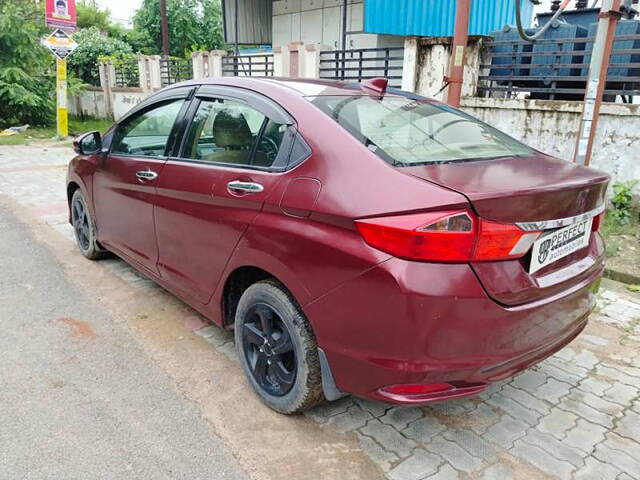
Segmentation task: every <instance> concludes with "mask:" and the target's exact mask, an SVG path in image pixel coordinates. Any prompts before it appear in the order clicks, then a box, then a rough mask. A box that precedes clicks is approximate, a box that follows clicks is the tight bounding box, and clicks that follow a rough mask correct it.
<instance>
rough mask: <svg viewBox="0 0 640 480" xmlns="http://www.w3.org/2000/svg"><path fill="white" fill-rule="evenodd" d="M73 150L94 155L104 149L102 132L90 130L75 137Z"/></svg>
mask: <svg viewBox="0 0 640 480" xmlns="http://www.w3.org/2000/svg"><path fill="white" fill-rule="evenodd" d="M73 150H74V151H75V152H76V153H77V154H79V155H93V154H96V153H100V152H101V151H102V137H101V136H100V132H97V131H95V132H89V133H83V134H82V135H78V136H77V137H76V138H74V139H73Z"/></svg>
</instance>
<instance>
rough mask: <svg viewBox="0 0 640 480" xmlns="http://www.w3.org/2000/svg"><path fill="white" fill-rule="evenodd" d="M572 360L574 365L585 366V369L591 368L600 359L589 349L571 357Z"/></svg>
mask: <svg viewBox="0 0 640 480" xmlns="http://www.w3.org/2000/svg"><path fill="white" fill-rule="evenodd" d="M573 361H574V362H575V364H576V365H578V366H580V367H583V368H586V369H587V370H591V369H592V368H593V367H595V366H596V365H597V364H598V363H600V359H599V358H598V357H596V355H595V354H594V353H593V352H592V351H590V350H583V351H581V352H580V353H578V354H577V355H576V356H575V357H573Z"/></svg>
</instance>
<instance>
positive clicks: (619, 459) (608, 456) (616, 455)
mask: <svg viewBox="0 0 640 480" xmlns="http://www.w3.org/2000/svg"><path fill="white" fill-rule="evenodd" d="M593 456H594V457H595V458H597V459H598V460H600V461H601V462H604V463H608V464H610V465H615V466H616V468H619V469H620V470H621V471H623V472H627V473H632V474H634V475H637V472H640V459H637V458H633V457H631V456H629V455H628V454H627V453H626V452H624V451H621V450H617V449H615V448H611V447H610V446H609V445H607V444H606V442H605V443H601V444H599V445H596V448H595V450H594V452H593Z"/></svg>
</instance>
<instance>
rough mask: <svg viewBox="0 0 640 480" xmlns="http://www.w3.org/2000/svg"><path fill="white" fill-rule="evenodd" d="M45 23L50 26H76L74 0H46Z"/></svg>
mask: <svg viewBox="0 0 640 480" xmlns="http://www.w3.org/2000/svg"><path fill="white" fill-rule="evenodd" d="M45 23H46V24H47V27H52V28H69V29H75V28H76V0H46V2H45Z"/></svg>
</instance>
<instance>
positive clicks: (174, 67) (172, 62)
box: [160, 58, 193, 87]
mask: <svg viewBox="0 0 640 480" xmlns="http://www.w3.org/2000/svg"><path fill="white" fill-rule="evenodd" d="M192 78H193V63H192V61H191V59H185V58H161V59H160V83H161V84H162V86H163V87H166V86H167V85H173V84H174V83H178V82H182V81H184V80H190V79H192Z"/></svg>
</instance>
